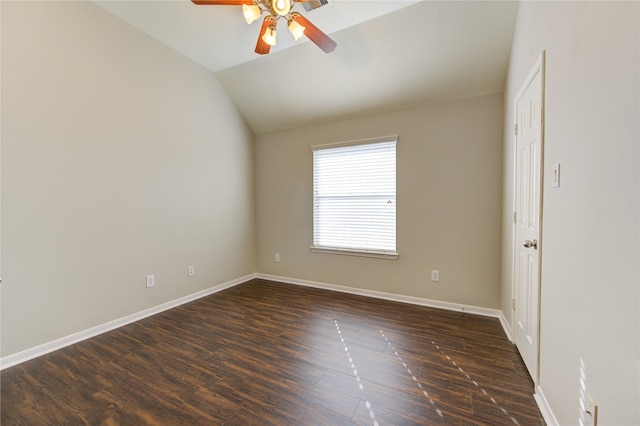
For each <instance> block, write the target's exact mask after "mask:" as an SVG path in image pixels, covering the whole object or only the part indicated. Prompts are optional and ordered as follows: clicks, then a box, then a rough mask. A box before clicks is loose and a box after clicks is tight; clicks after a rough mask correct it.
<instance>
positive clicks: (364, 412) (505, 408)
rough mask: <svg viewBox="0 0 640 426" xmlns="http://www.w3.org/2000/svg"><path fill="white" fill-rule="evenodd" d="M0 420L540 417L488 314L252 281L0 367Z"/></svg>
mask: <svg viewBox="0 0 640 426" xmlns="http://www.w3.org/2000/svg"><path fill="white" fill-rule="evenodd" d="M1 389H2V392H1V414H0V421H1V423H2V425H3V426H4V425H14V424H20V425H353V424H357V425H376V424H377V425H425V424H442V425H543V424H544V421H543V419H542V417H541V415H540V412H539V410H538V408H537V406H536V404H535V402H534V399H533V396H532V393H533V384H532V382H531V380H530V379H529V377H528V375H527V373H526V370H525V367H524V364H523V363H522V360H521V358H520V356H519V355H518V353H517V351H516V350H515V347H514V346H513V345H512V344H511V343H510V342H509V341H508V340H507V339H506V337H505V336H504V333H503V331H502V329H501V327H500V324H499V322H498V320H497V319H493V318H485V317H479V316H474V315H469V314H462V313H457V312H449V311H443V310H438V309H432V308H426V307H419V306H413V305H407V304H402V303H395V302H389V301H382V300H376V299H370V298H365V297H360V296H355V295H348V294H342V293H335V292H330V291H326V290H320V289H314V288H306V287H300V286H294V285H289V284H283V283H275V282H270V281H264V280H253V281H250V282H248V283H245V284H242V285H239V286H235V287H233V288H230V289H227V290H225V291H222V292H219V293H216V294H213V295H211V296H208V297H206V298H202V299H199V300H197V301H195V302H192V303H189V304H186V305H183V306H180V307H178V308H175V309H172V310H170V311H167V312H164V313H161V314H158V315H155V316H153V317H150V318H147V319H144V320H142V321H139V322H136V323H134V324H130V325H127V326H125V327H122V328H119V329H117V330H114V331H112V332H109V333H105V334H102V335H100V336H97V337H95V338H92V339H90V340H87V341H84V342H81V343H78V344H75V345H73V346H69V347H67V348H64V349H61V350H59V351H56V352H53V353H51V354H48V355H45V356H42V357H40V358H37V359H34V360H31V361H28V362H25V363H23V364H20V365H17V366H15V367H11V368H8V369H6V370H4V371H2V374H1Z"/></svg>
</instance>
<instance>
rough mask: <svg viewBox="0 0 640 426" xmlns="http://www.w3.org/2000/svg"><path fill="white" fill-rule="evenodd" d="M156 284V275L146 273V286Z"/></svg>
mask: <svg viewBox="0 0 640 426" xmlns="http://www.w3.org/2000/svg"><path fill="white" fill-rule="evenodd" d="M154 285H156V277H154V276H153V275H147V288H149V287H153V286H154Z"/></svg>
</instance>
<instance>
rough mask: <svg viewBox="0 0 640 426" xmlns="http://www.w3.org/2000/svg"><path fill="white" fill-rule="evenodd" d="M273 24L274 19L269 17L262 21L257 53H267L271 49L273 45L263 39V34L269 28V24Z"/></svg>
mask: <svg viewBox="0 0 640 426" xmlns="http://www.w3.org/2000/svg"><path fill="white" fill-rule="evenodd" d="M270 24H272V21H271V20H270V19H269V17H266V18H265V19H264V21H262V28H260V34H258V43H257V44H256V53H257V54H259V55H266V54H267V53H269V50H271V46H270V45H268V44H267V43H265V42H264V40H262V36H263V35H264V33H265V32H266V31H267V28H269V25H270Z"/></svg>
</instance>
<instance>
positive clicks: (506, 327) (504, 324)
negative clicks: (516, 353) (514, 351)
mask: <svg viewBox="0 0 640 426" xmlns="http://www.w3.org/2000/svg"><path fill="white" fill-rule="evenodd" d="M498 319H500V325H502V329H503V330H504V334H506V335H507V339H509V341H510V342H511V343H514V341H513V334H511V326H510V325H509V321H507V317H505V316H504V312H502V311H500V316H499V317H498Z"/></svg>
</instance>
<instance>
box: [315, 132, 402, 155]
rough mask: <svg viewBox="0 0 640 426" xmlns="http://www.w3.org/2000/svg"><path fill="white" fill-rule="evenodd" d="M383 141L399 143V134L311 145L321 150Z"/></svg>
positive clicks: (316, 149)
mask: <svg viewBox="0 0 640 426" xmlns="http://www.w3.org/2000/svg"><path fill="white" fill-rule="evenodd" d="M382 142H395V143H396V144H397V143H398V135H389V136H380V137H376V138H369V139H358V140H354V141H345V142H333V143H326V144H322V145H311V146H310V148H311V151H321V150H323V149H331V148H343V147H347V146H357V145H367V144H374V143H382Z"/></svg>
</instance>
